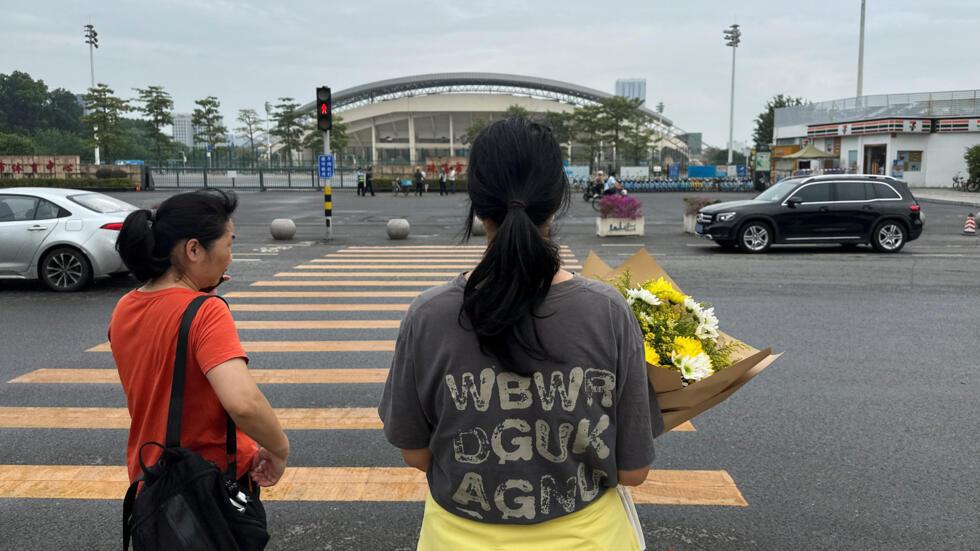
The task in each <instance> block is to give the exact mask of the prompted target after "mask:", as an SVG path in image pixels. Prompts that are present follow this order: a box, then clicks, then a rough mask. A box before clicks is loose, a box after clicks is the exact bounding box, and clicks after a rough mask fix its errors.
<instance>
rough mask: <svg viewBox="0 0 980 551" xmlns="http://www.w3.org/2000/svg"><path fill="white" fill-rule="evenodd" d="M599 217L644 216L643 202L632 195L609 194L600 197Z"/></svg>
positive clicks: (633, 217) (634, 217) (632, 217)
mask: <svg viewBox="0 0 980 551" xmlns="http://www.w3.org/2000/svg"><path fill="white" fill-rule="evenodd" d="M599 218H631V219H636V218H643V203H641V202H640V201H639V200H638V199H636V198H635V197H633V196H631V195H619V194H614V195H607V196H605V197H603V198H602V199H599Z"/></svg>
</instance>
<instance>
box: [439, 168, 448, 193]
mask: <svg viewBox="0 0 980 551" xmlns="http://www.w3.org/2000/svg"><path fill="white" fill-rule="evenodd" d="M446 178H448V176H446V171H445V170H442V169H440V170H439V196H440V197H442V196H443V195H448V192H446Z"/></svg>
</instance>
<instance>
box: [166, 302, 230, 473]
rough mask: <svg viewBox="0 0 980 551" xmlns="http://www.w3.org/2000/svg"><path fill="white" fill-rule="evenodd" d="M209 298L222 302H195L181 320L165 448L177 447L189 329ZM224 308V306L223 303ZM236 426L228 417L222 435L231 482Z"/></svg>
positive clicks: (182, 408)
mask: <svg viewBox="0 0 980 551" xmlns="http://www.w3.org/2000/svg"><path fill="white" fill-rule="evenodd" d="M209 298H217V299H219V300H221V301H222V302H224V301H225V299H223V298H221V297H219V296H217V295H205V296H200V297H197V298H195V299H194V300H192V301H191V303H190V304H189V305H188V306H187V310H184V315H183V317H182V318H181V319H180V331H179V332H178V333H177V354H176V356H175V357H174V377H173V381H172V382H171V383H170V410H169V411H168V412H167V442H166V445H167V447H168V448H178V447H180V421H181V419H180V418H181V415H182V414H183V411H184V380H185V379H186V375H187V346H188V344H187V341H188V340H189V339H190V333H191V325H192V324H193V323H194V318H195V317H196V316H197V312H198V311H199V310H200V309H201V306H203V305H204V301H206V300H208V299H209ZM226 305H227V303H226ZM237 440H238V439H237V437H236V431H235V422H234V421H233V420H232V419H231V416H230V415H228V427H227V433H226V435H225V452H226V453H227V454H228V470H227V471H226V472H227V473H229V475H230V476H231V478H232V479H234V478H236V476H235V475H236V474H237V470H238V465H237V461H236V458H237V456H236V454H237V447H238V442H237Z"/></svg>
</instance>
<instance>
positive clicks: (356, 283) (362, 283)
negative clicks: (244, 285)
mask: <svg viewBox="0 0 980 551" xmlns="http://www.w3.org/2000/svg"><path fill="white" fill-rule="evenodd" d="M444 283H446V282H445V281H441V280H440V281H367V280H341V281H296V280H288V281H282V280H280V281H256V282H254V283H252V284H251V285H249V287H435V286H436V285H442V284H444Z"/></svg>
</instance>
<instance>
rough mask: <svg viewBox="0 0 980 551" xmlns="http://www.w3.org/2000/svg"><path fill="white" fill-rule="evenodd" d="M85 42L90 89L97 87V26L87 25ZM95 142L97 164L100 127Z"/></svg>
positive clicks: (95, 129)
mask: <svg viewBox="0 0 980 551" xmlns="http://www.w3.org/2000/svg"><path fill="white" fill-rule="evenodd" d="M84 29H85V43H86V44H88V67H89V76H90V77H91V80H92V87H91V88H89V90H94V89H95V53H94V52H95V49H96V48H98V47H99V33H97V32H95V27H94V26H93V25H92V24H91V23H89V24H88V25H85V27H84ZM94 133H95V134H94V136H95V139H96V142H95V164H101V163H100V159H99V142H98V138H99V127H98V126H96V127H95V128H94Z"/></svg>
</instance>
